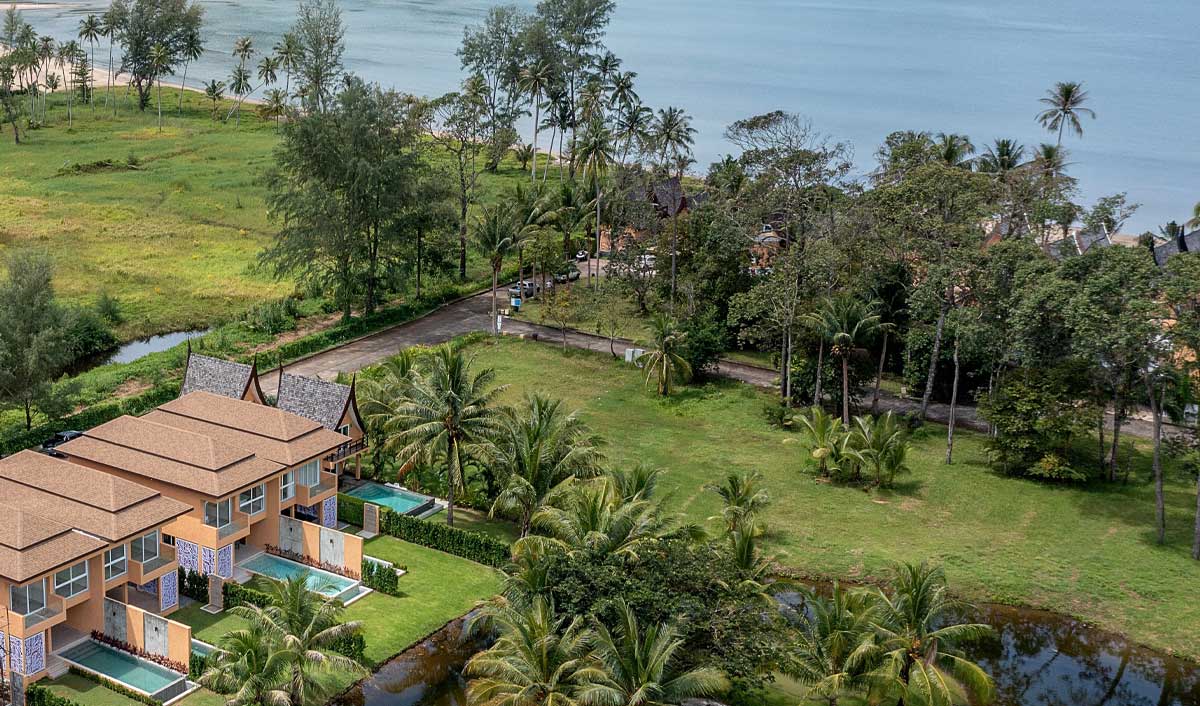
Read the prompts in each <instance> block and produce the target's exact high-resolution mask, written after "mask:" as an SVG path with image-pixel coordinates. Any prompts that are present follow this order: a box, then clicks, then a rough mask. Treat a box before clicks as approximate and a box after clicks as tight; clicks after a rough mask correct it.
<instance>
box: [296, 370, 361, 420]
mask: <svg viewBox="0 0 1200 706" xmlns="http://www.w3.org/2000/svg"><path fill="white" fill-rule="evenodd" d="M275 406H276V407H278V408H279V409H282V410H284V411H287V412H291V413H292V414H298V415H300V416H301V417H304V418H305V419H311V420H313V421H314V422H316V423H318V424H320V425H321V426H323V427H325V428H326V429H333V430H335V431H336V430H337V428H338V427H339V426H340V425H341V423H342V419H343V418H345V416H346V413H347V412H349V413H350V414H351V416H353V417H354V421H355V423H356V424H358V426H359V428H362V421H361V419H360V418H359V416H358V403H357V401H356V400H355V395H354V382H353V381H351V383H350V384H349V385H342V384H339V383H336V382H327V381H325V380H319V379H316V378H308V377H303V376H300V375H289V374H288V373H280V375H279V392H278V394H277V395H276V398H275Z"/></svg>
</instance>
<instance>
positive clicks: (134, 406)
mask: <svg viewBox="0 0 1200 706" xmlns="http://www.w3.org/2000/svg"><path fill="white" fill-rule="evenodd" d="M178 396H179V383H164V384H163V385H160V386H158V387H155V388H153V389H151V390H147V391H146V392H143V393H142V394H140V395H135V396H133V397H125V398H120V399H116V400H113V401H111V402H101V403H99V404H94V405H92V406H90V407H88V408H87V409H85V410H83V411H82V412H80V413H78V414H72V415H71V416H69V417H63V418H62V419H60V420H58V421H56V422H48V423H46V424H39V425H38V426H36V427H34V428H32V429H30V430H28V431H23V432H21V433H19V434H12V435H10V436H8V437H7V438H5V439H3V440H0V455H3V456H8V455H11V454H15V453H16V452H18V451H21V450H22V449H28V448H32V447H34V446H37V445H38V444H40V443H42V442H43V441H45V440H46V439H48V438H50V437H51V436H53V435H54V434H57V433H58V432H60V431H67V430H69V429H77V430H80V431H83V430H87V429H91V428H92V427H95V426H99V425H101V424H103V423H105V422H108V421H112V420H113V419H116V418H117V417H120V416H122V415H125V414H131V415H138V414H145V413H146V412H149V411H150V410H152V409H154V408H155V407H157V406H159V405H160V404H164V403H166V402H169V401H171V400H173V399H175V398H176V397H178Z"/></svg>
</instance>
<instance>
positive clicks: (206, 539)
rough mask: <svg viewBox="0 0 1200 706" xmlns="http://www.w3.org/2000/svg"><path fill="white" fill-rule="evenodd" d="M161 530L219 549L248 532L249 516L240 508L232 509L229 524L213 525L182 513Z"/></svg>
mask: <svg viewBox="0 0 1200 706" xmlns="http://www.w3.org/2000/svg"><path fill="white" fill-rule="evenodd" d="M163 531H165V532H166V533H167V534H170V535H172V536H175V537H180V538H182V539H186V540H187V541H189V542H194V543H196V544H200V545H201V546H205V547H212V548H214V549H219V548H221V547H222V546H224V545H226V544H229V542H230V541H231V540H235V539H241V538H242V537H244V536H246V535H248V534H250V517H249V516H248V515H246V513H244V512H242V511H240V510H234V511H233V516H232V517H231V518H230V521H229V524H227V525H225V526H224V527H213V526H212V525H206V524H204V520H202V519H200V518H199V517H196V516H194V515H184V516H183V517H178V518H176V519H175V520H174V521H173V522H171V523H170V524H168V525H166V526H165V527H163Z"/></svg>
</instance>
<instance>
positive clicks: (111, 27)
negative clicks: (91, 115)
mask: <svg viewBox="0 0 1200 706" xmlns="http://www.w3.org/2000/svg"><path fill="white" fill-rule="evenodd" d="M120 31H121V7H120V6H118V5H117V4H116V3H115V2H114V3H111V4H110V5H109V6H108V9H107V10H105V11H104V14H103V15H101V16H100V34H101V36H103V37H104V38H105V39H107V40H108V76H107V84H108V86H107V91H106V92H105V94H104V107H105V108H107V107H108V101H109V99H111V98H112V86H113V79H114V78H115V75H114V74H113V45H114V44H116V43H117V33H118V32H120ZM116 114H117V104H116V101H113V115H116Z"/></svg>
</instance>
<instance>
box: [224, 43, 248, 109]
mask: <svg viewBox="0 0 1200 706" xmlns="http://www.w3.org/2000/svg"><path fill="white" fill-rule="evenodd" d="M253 54H254V42H253V40H251V39H250V37H238V38H237V39H236V40H234V42H233V55H234V56H235V57H237V59H238V65H237V66H235V67H234V68H233V73H232V74H231V75H230V77H229V89H230V90H231V91H233V94H234V95H235V96H237V97H238V98H237V101H236V102H235V103H234V105H233V108H232V109H231V110H230V111H229V112H230V113H233V112H234V111H237V119H236V120H235V121H234V127H235V128H236V127H239V126H240V125H241V122H242V99H243V98H244V97H245V96H246V95H248V94H249V93H250V91H251V90H252V89H251V84H250V72H249V71H247V70H246V62H247V61H249V59H250V57H251V56H252V55H253ZM225 119H226V120H228V119H229V116H228V115H227V116H225Z"/></svg>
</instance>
